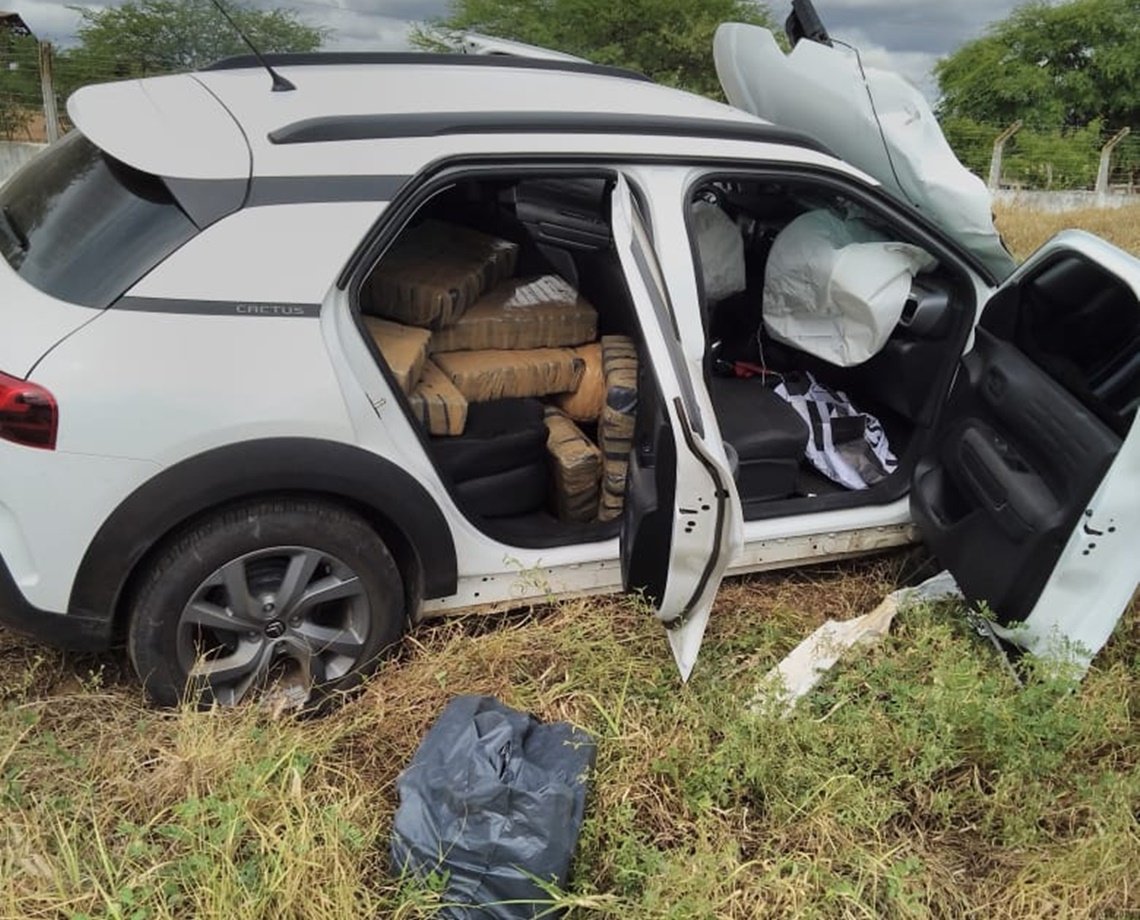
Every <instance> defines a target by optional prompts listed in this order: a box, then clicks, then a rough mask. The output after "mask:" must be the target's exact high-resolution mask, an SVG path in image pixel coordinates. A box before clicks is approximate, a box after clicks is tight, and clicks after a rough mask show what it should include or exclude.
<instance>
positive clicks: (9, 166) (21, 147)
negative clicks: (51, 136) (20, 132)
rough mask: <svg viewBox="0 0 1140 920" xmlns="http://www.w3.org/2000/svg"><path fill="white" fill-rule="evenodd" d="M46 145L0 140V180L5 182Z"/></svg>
mask: <svg viewBox="0 0 1140 920" xmlns="http://www.w3.org/2000/svg"><path fill="white" fill-rule="evenodd" d="M46 146H47V144H27V143H23V142H21V141H0V182H5V181H6V180H7V179H8V177H9V176H11V175H12V173H14V172H15V171H16V170H17V169H19V168H20V167H21V166H23V165H24V164H25V163H27V162H28V160H30V159H31V158H32V157H34V156H35V155H36V154H37V153H39V152H40V151H41V150H43V149H44V148H45V147H46Z"/></svg>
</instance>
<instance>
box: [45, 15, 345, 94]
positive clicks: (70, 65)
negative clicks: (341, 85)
mask: <svg viewBox="0 0 1140 920" xmlns="http://www.w3.org/2000/svg"><path fill="white" fill-rule="evenodd" d="M75 9H76V11H77V12H78V13H79V16H80V25H79V29H78V38H79V44H78V46H77V47H75V48H73V49H70V50H69V51H67V52H65V53H63V54H61V55H60V58H59V67H58V70H59V82H60V83H61V84H62V86H61V89H64V90H70V89H72V88H75V87H77V86H80V85H82V84H84V83H91V82H96V81H100V80H109V79H123V78H130V77H143V76H149V75H153V74H163V73H173V72H177V71H183V70H193V69H195V68H197V67H202V66H203V65H205V64H209V63H210V62H212V61H216V60H218V59H219V58H223V57H228V56H230V55H235V54H245V53H248V51H249V49H248V48H247V47H246V46H245V44H244V43H243V42H242V40H241V38H240V36H239V35H238V34H237V32H235V31H234V29H233V27H232V26H231V25H230V24H229V23H228V22H226V20H225V19H224V18H223V16H222V15H221V13H219V12H218V10H217V8H216V7H215V6H214V4H213V3H211V2H210V0H126V2H125V3H122V4H120V5H119V6H113V7H105V8H98V7H95V8H87V7H76V8H75ZM226 9H227V10H228V11H229V13H230V15H231V16H233V18H234V20H235V21H236V22H237V24H238V25H239V26H241V28H242V30H243V31H244V32H245V33H246V35H248V36H249V38H250V39H251V40H252V41H253V43H254V45H256V46H257V49H258V50H259V51H262V52H270V51H315V50H316V49H317V48H319V47H320V46H321V44H322V43H323V41H324V39H325V35H326V32H325V30H324V29H322V28H314V27H313V26H309V25H306V24H305V23H303V22H301V20H300V19H299V18H298V17H297V14H296V13H294V12H293V11H291V10H283V9H275V10H264V11H263V10H254V9H249V8H243V7H239V6H236V5H234V4H232V3H227V4H226Z"/></svg>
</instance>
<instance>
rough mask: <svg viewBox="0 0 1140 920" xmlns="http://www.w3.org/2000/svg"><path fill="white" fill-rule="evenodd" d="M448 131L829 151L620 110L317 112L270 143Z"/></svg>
mask: <svg viewBox="0 0 1140 920" xmlns="http://www.w3.org/2000/svg"><path fill="white" fill-rule="evenodd" d="M451 134H642V135H668V136H673V137H678V136H680V137H710V138H716V139H718V140H745V141H756V142H758V143H767V144H791V145H793V146H796V147H804V148H807V149H809V150H816V151H818V152H820V153H826V154H830V153H831V151H829V150H828V149H827V148H826V147H825V146H824V145H823V144H821V143H820V142H819V141H817V140H816V139H815V138H813V137H810V136H809V135H807V134H802V133H800V132H799V131H793V130H792V129H790V128H783V127H780V126H779V125H773V124H769V123H767V122H762V121H744V120H733V119H728V118H724V119H720V118H685V117H680V116H669V115H642V114H638V113H625V112H412V113H408V114H394V115H393V114H376V115H321V116H318V117H316V118H305V119H302V120H301V121H295V122H292V123H291V124H287V125H283V126H281V127H280V128H277V129H275V130H273V131H270V132H269V141H270V143H272V144H321V143H330V142H334V141H357V140H383V139H388V138H401V137H442V136H445V135H451Z"/></svg>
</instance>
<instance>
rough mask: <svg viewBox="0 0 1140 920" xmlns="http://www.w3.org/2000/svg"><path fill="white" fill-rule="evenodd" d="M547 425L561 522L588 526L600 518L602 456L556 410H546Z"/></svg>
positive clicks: (550, 407) (556, 501)
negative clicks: (572, 522)
mask: <svg viewBox="0 0 1140 920" xmlns="http://www.w3.org/2000/svg"><path fill="white" fill-rule="evenodd" d="M545 421H546V432H547V437H546V449H547V451H548V453H549V454H550V460H551V467H552V470H553V474H554V475H553V479H554V505H555V509H556V510H557V512H558V520H560V521H575V522H579V523H588V522H590V521H592V520H594V518H595V517H596V516H597V514H598V488H599V485H600V480H601V475H602V452H601V451H600V450H598V448H597V447H596V446H595V444H594V442H593V441H591V440H590V439H589V438H588V437H586V436H585V435H584V434H583V433H582V430H581V429H580V428H579V427H578V426H577V425H575V424H574V423H573V422H572V421H570V419H568V418H567V417H566V416H565V415H563V414H562V413H561V412H559V411H558V410H557V409H555V408H554V407H553V406H547V407H546V419H545Z"/></svg>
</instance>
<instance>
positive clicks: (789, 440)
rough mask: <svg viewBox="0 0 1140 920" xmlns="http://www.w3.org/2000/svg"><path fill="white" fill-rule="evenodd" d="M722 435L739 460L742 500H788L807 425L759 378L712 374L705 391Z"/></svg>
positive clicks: (797, 467) (737, 475) (794, 479)
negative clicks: (708, 386)
mask: <svg viewBox="0 0 1140 920" xmlns="http://www.w3.org/2000/svg"><path fill="white" fill-rule="evenodd" d="M709 396H710V397H711V398H712V403H713V409H714V410H715V411H716V417H717V422H718V424H719V425H720V434H721V437H722V438H723V439H724V440H725V441H726V442H727V443H728V444H730V445H731V446H732V448H733V450H735V451H736V455H737V458H738V459H739V468H738V470H737V474H736V487H737V491H738V492H739V493H740V498H741V500H742V501H763V500H768V499H775V498H787V497H788V496H790V495H793V494H795V491H796V480H797V477H798V473H799V468H800V461H801V460H802V459H803V456H804V448H805V447H806V446H807V441H808V427H807V424H806V423H805V422H804V420H803V419H802V418H800V416H799V415H798V414H797V413H796V410H795V409H793V408H792V407H791V406H789V405H788V404H787V403H786V402H785V401H784V400H782V399H781V398H780V397H779V396H777V395H776V394H775V393H773V392H772V391H771V390H770V389H768V387H766V386H764V383H763V381H762V380H761V379H760V378H759V377H751V378H740V377H713V378H712V382H711V386H710V389H709Z"/></svg>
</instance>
